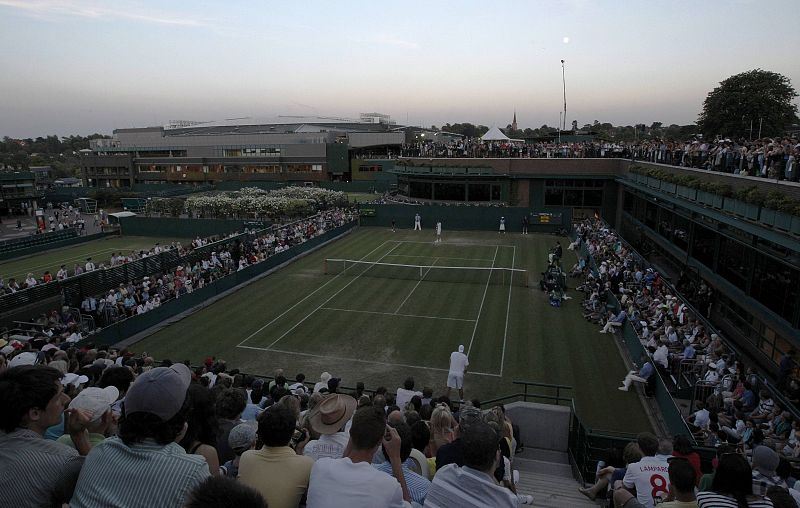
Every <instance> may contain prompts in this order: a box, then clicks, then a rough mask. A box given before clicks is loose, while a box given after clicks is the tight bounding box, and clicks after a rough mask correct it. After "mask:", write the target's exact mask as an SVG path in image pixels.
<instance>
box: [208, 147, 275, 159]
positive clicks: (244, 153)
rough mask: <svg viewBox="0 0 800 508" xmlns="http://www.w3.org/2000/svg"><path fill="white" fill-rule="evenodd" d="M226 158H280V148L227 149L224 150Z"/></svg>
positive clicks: (223, 153)
mask: <svg viewBox="0 0 800 508" xmlns="http://www.w3.org/2000/svg"><path fill="white" fill-rule="evenodd" d="M222 155H223V156H225V157H279V156H280V155H281V149H280V148H255V147H250V148H247V147H244V148H225V149H223V150H222Z"/></svg>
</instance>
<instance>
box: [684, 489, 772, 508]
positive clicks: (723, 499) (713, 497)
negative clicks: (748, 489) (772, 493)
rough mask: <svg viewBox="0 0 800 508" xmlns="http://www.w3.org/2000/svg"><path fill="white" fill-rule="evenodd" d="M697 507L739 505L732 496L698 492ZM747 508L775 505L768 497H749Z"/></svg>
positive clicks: (734, 507)
mask: <svg viewBox="0 0 800 508" xmlns="http://www.w3.org/2000/svg"><path fill="white" fill-rule="evenodd" d="M697 506H698V507H699V508H738V507H739V504H738V503H737V502H736V499H734V498H733V497H731V496H725V495H722V494H717V493H716V492H698V493H697ZM747 506H748V508H772V506H773V505H772V501H770V499H769V498H768V497H765V498H760V497H755V496H747Z"/></svg>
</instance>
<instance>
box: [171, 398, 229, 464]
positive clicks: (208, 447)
mask: <svg viewBox="0 0 800 508" xmlns="http://www.w3.org/2000/svg"><path fill="white" fill-rule="evenodd" d="M188 399H189V416H188V417H187V422H186V424H187V425H186V432H185V434H184V436H183V438H182V439H181V440H180V442H179V443H178V444H180V445H181V446H182V447H183V449H184V450H186V453H188V454H190V455H200V456H202V457H203V458H204V459H206V463H207V464H208V472H209V473H210V474H211V475H212V476H216V475H218V474H220V469H219V465H220V464H219V457H218V456H217V449H216V448H215V447H216V445H217V431H218V426H217V417H216V413H215V411H214V395H213V394H212V393H211V391H210V390H209V389H208V388H206V387H204V386H201V385H200V384H197V383H192V385H191V386H189V392H188Z"/></svg>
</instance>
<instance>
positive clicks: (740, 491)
mask: <svg viewBox="0 0 800 508" xmlns="http://www.w3.org/2000/svg"><path fill="white" fill-rule="evenodd" d="M697 506H698V507H699V508H728V507H730V508H740V507H748V508H771V507H772V506H773V505H772V501H770V500H769V499H764V498H763V497H760V496H754V495H753V478H752V469H751V468H750V464H748V463H747V460H746V459H745V458H744V457H743V456H741V455H740V454H738V453H729V454H724V455H722V456H721V457H720V459H719V464H718V465H717V470H716V471H715V472H714V479H713V480H712V482H711V490H710V491H708V492H698V493H697Z"/></svg>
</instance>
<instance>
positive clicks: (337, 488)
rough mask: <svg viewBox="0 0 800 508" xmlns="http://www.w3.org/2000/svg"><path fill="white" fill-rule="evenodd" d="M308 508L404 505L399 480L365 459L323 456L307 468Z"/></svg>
mask: <svg viewBox="0 0 800 508" xmlns="http://www.w3.org/2000/svg"><path fill="white" fill-rule="evenodd" d="M306 506H307V507H308V508H319V507H324V508H360V507H363V508H373V507H375V506H380V507H387V508H395V507H396V508H400V507H402V506H404V503H403V491H402V490H401V488H400V483H398V481H397V480H396V479H395V478H394V477H393V476H390V475H388V474H386V473H384V472H383V471H378V470H377V469H375V468H374V467H372V465H371V464H370V463H368V462H357V463H355V464H354V463H353V461H351V460H350V459H349V458H348V457H345V458H342V459H330V458H323V459H320V460H318V461H316V462H315V463H314V467H312V468H311V478H310V479H309V482H308V499H307V501H306Z"/></svg>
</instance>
